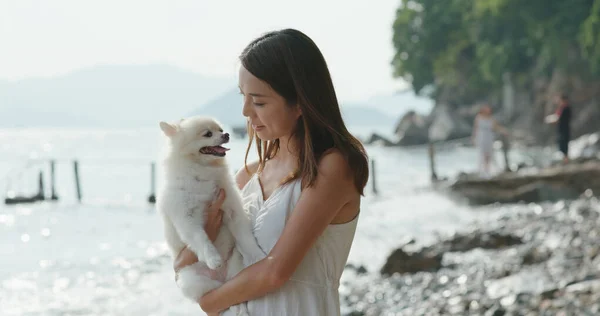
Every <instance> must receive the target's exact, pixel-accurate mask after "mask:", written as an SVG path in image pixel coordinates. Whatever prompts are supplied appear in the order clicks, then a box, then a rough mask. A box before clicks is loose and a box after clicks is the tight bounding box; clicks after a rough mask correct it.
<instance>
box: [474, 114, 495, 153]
mask: <svg viewBox="0 0 600 316" xmlns="http://www.w3.org/2000/svg"><path fill="white" fill-rule="evenodd" d="M475 136H476V139H475V141H476V144H477V147H478V148H479V152H480V154H481V155H488V156H489V155H491V154H492V153H493V152H494V140H495V139H496V134H495V133H494V121H493V120H492V119H491V118H485V117H479V118H478V119H477V134H475Z"/></svg>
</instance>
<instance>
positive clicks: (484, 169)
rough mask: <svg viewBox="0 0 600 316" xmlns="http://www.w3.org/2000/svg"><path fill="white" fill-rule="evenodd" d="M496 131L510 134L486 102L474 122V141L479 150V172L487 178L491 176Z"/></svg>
mask: <svg viewBox="0 0 600 316" xmlns="http://www.w3.org/2000/svg"><path fill="white" fill-rule="evenodd" d="M496 132H500V133H502V134H504V135H508V132H507V131H506V129H505V128H503V127H502V126H500V124H498V122H497V121H496V120H495V119H494V117H493V115H492V108H491V107H490V106H489V105H487V104H485V105H483V106H482V107H481V109H480V110H479V114H477V116H476V117H475V122H474V123H473V134H472V139H473V143H474V144H475V146H476V147H477V149H478V150H479V174H480V175H481V176H483V177H485V178H488V177H490V176H491V170H490V165H491V164H492V163H495V160H494V141H495V140H496Z"/></svg>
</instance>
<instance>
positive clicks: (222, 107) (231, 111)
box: [188, 88, 246, 126]
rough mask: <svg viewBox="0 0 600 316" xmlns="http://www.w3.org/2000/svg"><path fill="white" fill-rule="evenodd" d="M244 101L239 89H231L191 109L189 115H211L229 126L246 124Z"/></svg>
mask: <svg viewBox="0 0 600 316" xmlns="http://www.w3.org/2000/svg"><path fill="white" fill-rule="evenodd" d="M243 101H244V99H243V97H242V95H241V94H240V93H239V89H237V88H236V89H231V90H228V91H227V92H225V93H223V94H221V95H220V96H218V97H216V98H214V99H213V100H210V101H208V102H207V103H205V104H204V105H202V106H200V107H199V108H197V109H195V110H193V111H191V112H190V113H188V115H205V116H211V117H214V118H216V119H217V120H219V122H221V123H222V124H225V125H228V126H239V125H245V122H246V120H245V118H244V116H243V115H242V103H243Z"/></svg>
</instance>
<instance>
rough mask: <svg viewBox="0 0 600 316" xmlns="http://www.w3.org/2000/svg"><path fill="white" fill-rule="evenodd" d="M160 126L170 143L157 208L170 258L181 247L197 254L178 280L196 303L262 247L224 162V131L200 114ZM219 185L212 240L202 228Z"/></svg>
mask: <svg viewBox="0 0 600 316" xmlns="http://www.w3.org/2000/svg"><path fill="white" fill-rule="evenodd" d="M160 128H161V129H162V131H163V133H164V134H165V135H166V136H167V138H168V142H169V146H168V149H167V153H166V157H165V158H164V161H163V162H164V171H165V176H164V183H163V185H162V186H161V189H160V190H159V192H158V195H157V200H156V203H157V204H156V206H157V209H158V211H159V212H160V213H161V214H162V217H163V221H164V228H165V238H166V241H167V244H168V246H169V248H170V250H171V252H172V254H173V256H174V257H176V256H177V255H178V254H179V253H180V252H181V250H183V248H184V247H186V245H187V247H189V248H190V249H191V250H192V251H193V252H194V253H196V255H197V256H198V260H199V262H198V263H195V264H193V265H189V266H186V267H184V268H182V269H181V270H180V271H179V274H178V278H177V283H178V285H179V287H180V288H181V290H182V292H183V294H184V295H185V296H186V297H188V298H190V299H191V300H193V301H198V300H199V299H200V297H201V296H202V295H203V294H204V293H206V292H208V291H210V290H212V289H214V288H216V287H218V286H220V285H221V284H223V282H224V281H225V280H227V279H229V278H231V277H233V276H234V275H236V274H237V273H238V272H239V271H240V270H242V269H243V262H242V255H244V256H248V257H247V258H256V257H257V256H259V255H260V254H261V253H262V250H261V249H260V247H259V246H258V244H257V242H256V239H255V238H254V235H253V234H252V228H251V223H250V219H249V218H248V215H247V213H246V212H245V210H244V206H243V202H242V198H241V195H240V192H239V190H238V188H237V186H236V185H235V182H234V180H233V177H232V176H231V174H230V171H229V167H228V166H227V163H226V161H225V154H226V152H227V151H228V150H229V149H227V148H224V147H222V145H223V144H225V143H227V142H229V134H228V133H224V132H223V129H222V128H221V126H220V124H219V123H218V122H217V121H215V120H214V119H211V118H209V117H202V116H195V117H190V118H186V119H183V120H181V121H180V122H179V123H176V124H170V123H166V122H160ZM219 188H222V189H224V190H225V194H226V197H225V201H224V203H223V207H222V209H223V212H224V214H223V215H224V216H223V224H224V225H223V226H222V227H221V229H220V231H219V234H218V237H217V239H216V240H215V243H214V244H213V243H212V242H211V241H210V240H209V238H208V236H207V235H206V232H205V230H204V224H205V211H206V210H207V208H208V205H209V204H210V203H211V202H212V201H213V200H214V199H215V197H216V195H217V193H218V189H219ZM207 267H208V269H207ZM209 269H210V270H209ZM232 308H233V311H234V312H235V313H236V314H237V315H247V310H246V308H245V305H244V304H240V305H236V306H233V307H232Z"/></svg>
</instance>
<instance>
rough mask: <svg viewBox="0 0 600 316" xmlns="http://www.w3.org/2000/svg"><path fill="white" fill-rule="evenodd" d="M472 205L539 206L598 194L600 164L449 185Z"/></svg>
mask: <svg viewBox="0 0 600 316" xmlns="http://www.w3.org/2000/svg"><path fill="white" fill-rule="evenodd" d="M450 189H451V191H452V192H453V193H455V194H457V195H459V196H462V197H465V198H467V199H468V200H469V202H470V203H471V204H492V203H515V202H520V201H523V202H541V201H551V200H559V199H571V198H576V197H577V196H579V195H580V194H582V193H584V192H586V190H588V189H590V190H591V191H592V192H594V193H596V194H597V193H598V192H600V161H599V160H587V161H586V160H585V159H581V162H577V161H574V162H573V163H571V164H568V165H558V166H553V167H550V168H546V169H542V170H532V171H529V170H527V169H525V170H524V171H523V172H515V173H506V174H502V175H499V176H497V177H495V178H491V179H482V178H478V177H462V178H460V179H458V180H457V181H455V182H454V183H453V184H451V185H450Z"/></svg>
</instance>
